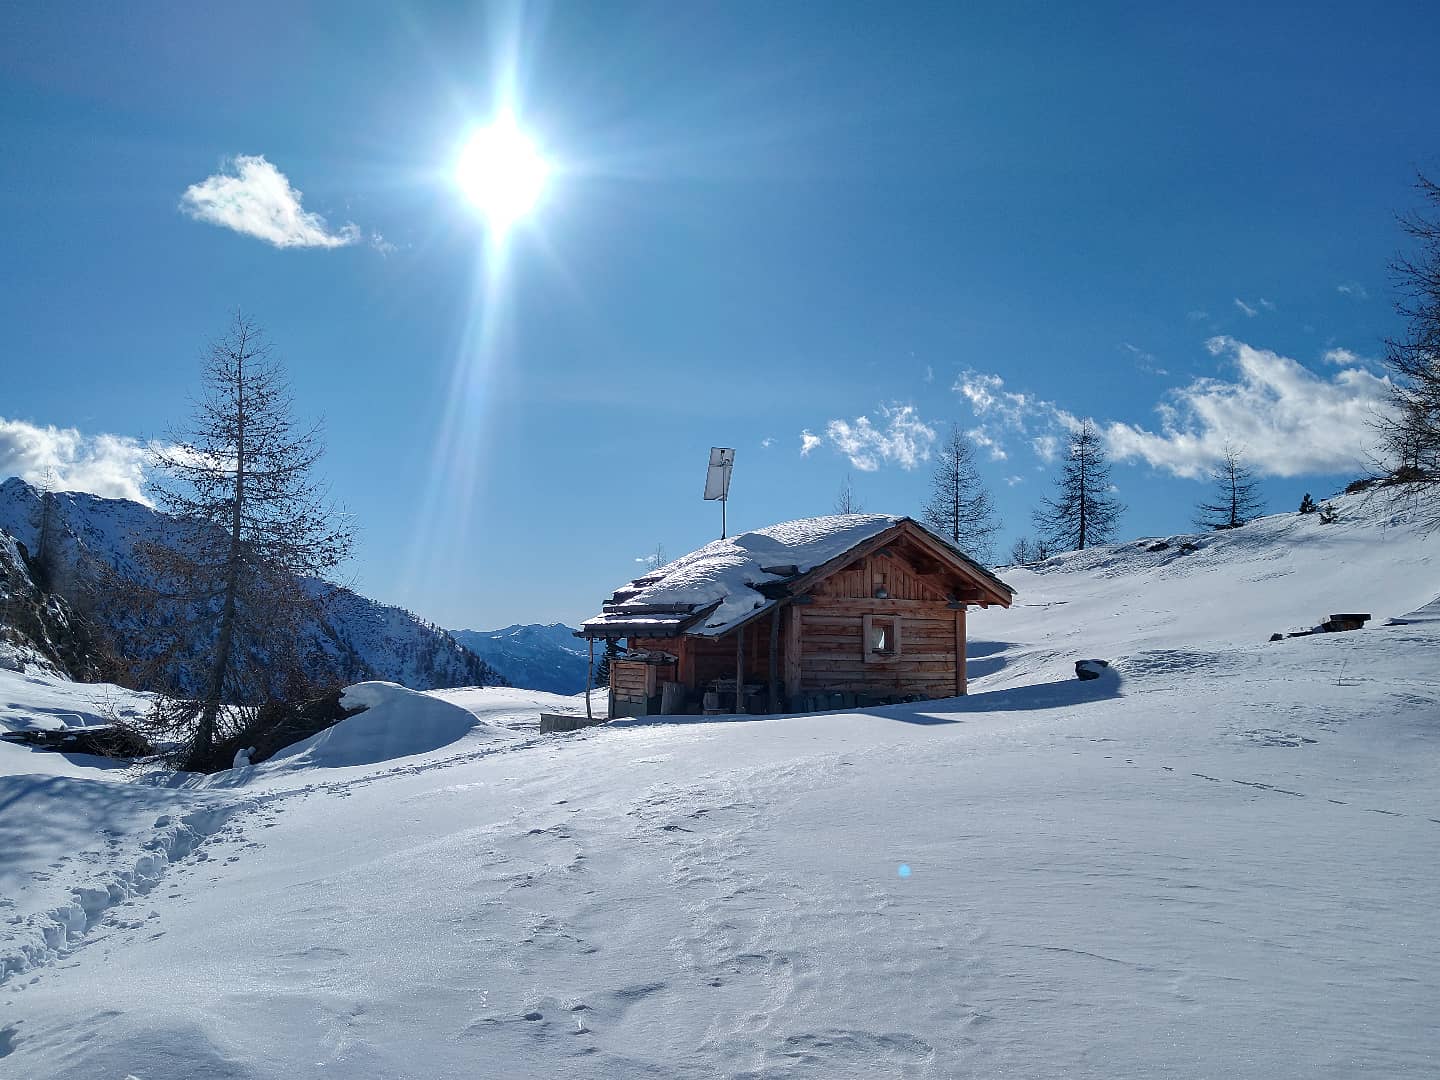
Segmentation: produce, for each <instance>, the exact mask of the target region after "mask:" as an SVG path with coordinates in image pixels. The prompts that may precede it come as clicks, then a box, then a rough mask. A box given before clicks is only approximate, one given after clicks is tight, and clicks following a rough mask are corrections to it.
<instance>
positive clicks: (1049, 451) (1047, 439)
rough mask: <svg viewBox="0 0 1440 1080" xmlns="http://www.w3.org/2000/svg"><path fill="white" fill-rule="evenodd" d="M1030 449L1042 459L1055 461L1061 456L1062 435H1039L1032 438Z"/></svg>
mask: <svg viewBox="0 0 1440 1080" xmlns="http://www.w3.org/2000/svg"><path fill="white" fill-rule="evenodd" d="M1030 449H1032V450H1034V451H1035V456H1036V457H1038V458H1039V459H1040V460H1041V461H1046V462H1049V461H1054V460H1055V459H1056V458H1057V457H1059V456H1060V436H1058V435H1037V436H1035V438H1033V439H1031V440H1030Z"/></svg>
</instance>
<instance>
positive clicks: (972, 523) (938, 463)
mask: <svg viewBox="0 0 1440 1080" xmlns="http://www.w3.org/2000/svg"><path fill="white" fill-rule="evenodd" d="M920 517H921V520H922V521H924V522H925V524H926V525H929V526H930V528H932V529H934V530H935V531H936V532H938V533H939V534H940V535H941V536H943V537H945V539H946V540H949V541H950V542H951V543H952V544H954V545H955V546H956V547H958V548H959V549H960V550H961V551H963V552H965V554H967V555H969V556H970V557H971V558H972V559H975V560H977V561H979V562H989V561H990V559H991V557H992V555H993V554H994V547H993V541H994V537H995V533H996V532H998V531H999V529H1000V521H999V519H998V518H997V517H996V515H995V503H994V501H993V500H992V499H991V498H990V491H989V489H988V488H986V487H985V482H984V481H983V480H981V479H980V473H979V471H978V470H977V469H976V468H975V455H974V453H973V451H972V450H971V449H970V444H969V443H968V442H967V441H966V440H965V436H964V435H962V434H961V432H960V429H959V428H958V427H952V428H951V429H950V434H949V435H948V436H947V437H946V439H945V442H944V443H942V444H941V446H940V450H939V452H938V453H937V454H936V456H935V472H934V474H933V475H932V476H931V478H930V499H929V501H928V502H927V503H926V504H925V507H924V509H923V510H922V511H921V515H920Z"/></svg>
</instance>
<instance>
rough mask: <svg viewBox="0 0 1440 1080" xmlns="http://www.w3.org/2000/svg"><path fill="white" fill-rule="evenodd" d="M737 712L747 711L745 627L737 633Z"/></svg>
mask: <svg viewBox="0 0 1440 1080" xmlns="http://www.w3.org/2000/svg"><path fill="white" fill-rule="evenodd" d="M735 711H736V712H737V713H743V712H744V711H745V627H743V626H742V627H740V629H739V630H736V631H735Z"/></svg>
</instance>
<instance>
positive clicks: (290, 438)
mask: <svg viewBox="0 0 1440 1080" xmlns="http://www.w3.org/2000/svg"><path fill="white" fill-rule="evenodd" d="M203 381H204V392H203V394H202V396H201V397H200V398H199V399H198V400H197V401H196V402H195V411H194V416H193V417H192V420H191V422H190V424H189V425H188V427H187V428H186V429H185V430H182V431H180V432H177V433H175V434H174V435H172V437H171V440H170V443H169V445H167V446H165V447H164V448H163V449H161V450H159V451H157V452H156V454H155V465H156V466H157V467H158V469H159V472H160V475H161V479H160V481H159V483H158V485H157V487H156V490H155V494H156V499H157V502H158V503H159V505H160V508H161V509H163V510H164V511H166V512H167V513H168V514H170V515H171V516H172V517H173V518H174V519H175V522H174V528H173V529H171V530H169V531H168V534H167V535H166V537H165V538H164V540H163V541H154V542H148V543H146V544H144V545H142V546H141V548H140V555H141V559H142V561H143V562H144V563H145V565H146V569H147V570H148V571H149V575H148V576H149V582H148V585H147V587H148V588H149V589H150V591H151V595H150V596H149V598H148V599H149V605H148V606H149V609H150V613H151V616H152V630H155V631H157V632H158V633H159V634H160V635H162V637H163V641H162V643H161V644H160V645H159V647H158V648H152V649H151V650H150V651H151V657H152V660H155V661H158V662H159V664H160V665H161V666H163V667H164V668H165V669H166V670H167V672H168V676H169V677H168V678H167V680H166V683H167V685H168V686H169V692H168V693H167V694H166V695H164V696H162V698H161V700H160V704H159V705H158V706H157V719H158V720H159V721H160V722H161V723H162V724H164V725H165V726H166V727H168V728H169V729H170V730H171V731H173V732H175V733H176V734H179V735H181V736H182V737H184V738H185V740H186V743H187V754H186V757H187V758H188V761H187V762H186V763H187V765H188V766H189V767H204V763H205V762H206V761H207V759H208V758H209V756H210V755H211V754H212V753H213V751H214V748H215V744H216V742H217V740H218V739H220V738H223V737H224V735H225V734H226V733H227V732H226V730H225V721H226V719H227V718H229V719H230V720H231V721H232V722H233V723H234V724H236V725H238V724H239V723H241V722H243V718H244V716H245V715H246V713H245V710H246V709H247V708H253V707H254V706H256V705H259V704H262V703H265V702H269V701H275V700H283V699H285V698H287V697H289V698H290V699H291V700H293V699H294V696H298V695H301V694H305V693H308V692H310V691H312V690H314V689H317V688H315V687H312V686H310V685H308V679H307V676H306V675H305V671H306V666H305V664H304V663H303V662H302V661H303V659H304V658H303V657H301V656H300V655H299V645H298V639H299V628H300V626H301V624H302V623H303V621H304V620H305V619H306V618H307V617H313V616H315V615H317V614H318V613H319V609H320V608H321V607H322V606H323V603H324V601H325V599H326V597H327V595H328V590H327V588H326V586H325V585H324V582H325V581H326V580H327V579H328V578H329V577H330V576H331V574H332V573H333V572H334V570H335V569H336V567H337V566H338V565H339V564H340V563H341V562H343V561H344V559H345V558H346V557H347V556H348V555H349V553H350V548H351V544H352V540H353V533H352V529H351V527H350V526H349V524H348V523H347V522H346V520H345V519H344V518H343V516H342V515H340V514H339V513H338V512H337V511H336V509H335V508H334V506H333V505H331V504H330V503H329V502H328V500H327V499H326V498H325V496H324V493H323V492H322V491H321V490H320V488H319V486H318V484H317V482H316V481H315V480H314V479H313V477H312V470H313V469H314V466H315V464H316V463H317V461H318V460H319V458H320V456H321V454H322V452H323V451H322V448H321V443H320V432H319V426H318V425H315V426H311V427H300V426H298V425H297V424H296V422H295V420H294V418H293V417H292V415H291V411H292V407H291V400H290V394H289V389H288V387H287V385H286V382H285V378H284V374H283V371H282V369H281V367H280V365H279V364H278V362H277V361H276V360H275V359H274V358H273V355H272V350H271V346H270V344H269V343H268V342H267V341H266V339H265V336H264V334H263V332H262V331H261V330H260V329H259V328H258V327H257V326H256V325H255V323H253V322H252V321H251V320H249V319H248V318H246V317H244V316H242V315H241V314H239V313H238V312H237V313H236V315H235V318H234V321H233V322H232V323H231V324H230V327H229V329H228V330H227V331H226V333H225V334H224V336H223V337H221V338H220V339H219V340H217V341H215V342H214V343H212V345H211V346H210V348H209V351H208V354H207V356H206V360H205V369H204V375H203Z"/></svg>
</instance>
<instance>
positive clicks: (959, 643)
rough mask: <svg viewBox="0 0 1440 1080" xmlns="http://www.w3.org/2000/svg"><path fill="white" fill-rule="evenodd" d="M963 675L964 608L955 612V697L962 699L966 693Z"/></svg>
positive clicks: (964, 675)
mask: <svg viewBox="0 0 1440 1080" xmlns="http://www.w3.org/2000/svg"><path fill="white" fill-rule="evenodd" d="M967 681H968V680H967V678H966V673H965V608H964V606H963V605H962V606H961V607H959V608H957V609H956V611H955V696H956V697H964V696H965V694H966V693H967V692H968V687H967V686H966V682H967Z"/></svg>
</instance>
